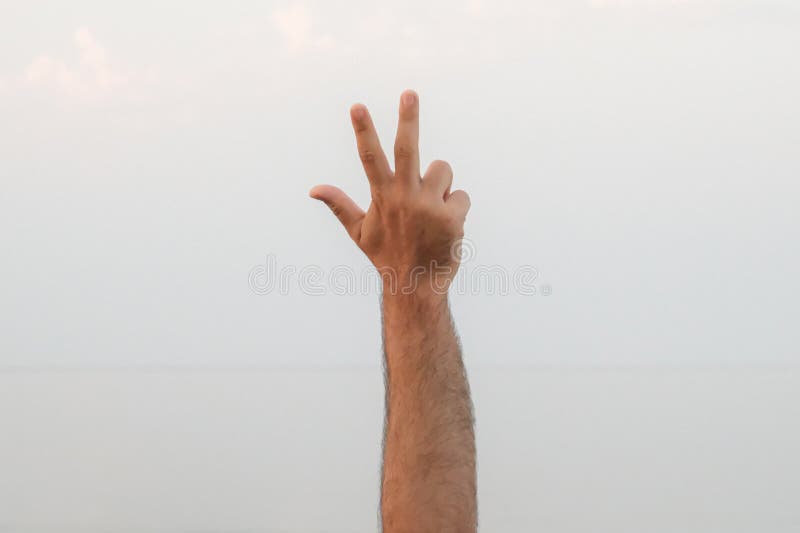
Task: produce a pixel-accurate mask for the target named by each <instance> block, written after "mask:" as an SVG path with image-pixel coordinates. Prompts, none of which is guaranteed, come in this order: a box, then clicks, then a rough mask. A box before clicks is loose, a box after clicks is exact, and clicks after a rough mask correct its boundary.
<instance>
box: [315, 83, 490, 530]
mask: <svg viewBox="0 0 800 533" xmlns="http://www.w3.org/2000/svg"><path fill="white" fill-rule="evenodd" d="M350 118H351V120H352V123H353V129H354V131H355V135H356V142H357V145H358V153H359V156H360V158H361V161H362V162H363V165H364V171H365V172H366V175H367V178H368V179H369V184H370V190H371V196H372V201H371V204H370V206H369V208H368V209H367V211H366V212H365V211H363V210H362V209H361V208H360V207H358V206H357V205H356V204H355V202H353V200H351V199H350V198H349V197H348V196H347V195H346V194H345V193H344V192H342V191H341V190H340V189H338V188H336V187H333V186H331V185H318V186H316V187H314V188H313V189H312V190H311V192H310V195H311V197H312V198H315V199H318V200H321V201H323V202H325V204H327V205H328V207H330V208H331V210H332V211H333V213H334V214H335V215H336V216H337V217H338V219H339V221H340V222H341V223H342V225H343V226H344V228H345V229H346V230H347V233H348V234H349V235H350V237H351V238H352V239H353V241H354V242H355V243H356V244H357V245H358V247H359V248H360V249H361V250H362V251H363V252H364V253H365V254H366V255H367V257H368V258H369V259H370V261H372V263H373V264H374V265H375V267H376V268H377V269H378V270H379V271H380V272H381V274H382V278H383V298H382V310H383V335H384V355H385V368H386V427H385V434H384V453H383V473H382V483H381V519H382V525H383V531H384V532H385V533H407V532H408V533H411V532H413V533H427V532H437V533H442V532H458V533H462V532H464V533H466V532H474V531H476V530H477V503H476V471H475V435H474V430H473V414H472V402H471V400H470V393H469V385H468V382H467V377H466V373H465V371H464V365H463V361H462V358H461V350H460V346H459V343H458V338H457V336H456V332H455V328H454V326H453V322H452V318H451V315H450V310H449V305H448V296H447V289H448V288H449V286H450V284H451V282H452V280H453V277H454V276H455V274H456V272H457V270H458V265H459V253H458V251H459V240H460V239H461V237H462V236H463V234H464V219H465V218H466V215H467V211H468V210H469V206H470V201H469V196H468V195H467V194H466V193H465V192H463V191H453V192H450V186H451V183H452V180H453V172H452V170H451V168H450V165H448V164H447V163H445V162H444V161H434V162H433V163H431V165H430V166H429V167H428V169H427V170H426V172H425V174H424V175H422V174H420V166H419V165H420V163H419V148H418V145H419V98H418V96H417V94H416V93H415V92H413V91H405V92H404V93H403V94H402V95H401V97H400V113H399V121H398V127H397V138H396V140H395V145H394V162H395V168H394V170H392V169H391V168H390V166H389V162H388V160H387V158H386V155H385V154H384V152H383V150H382V149H381V146H380V143H379V140H378V135H377V133H376V131H375V127H374V125H373V123H372V119H371V118H370V115H369V112H368V111H367V109H366V107H364V106H363V105H361V104H356V105H354V106H353V107H352V108H351V109H350Z"/></svg>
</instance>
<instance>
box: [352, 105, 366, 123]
mask: <svg viewBox="0 0 800 533" xmlns="http://www.w3.org/2000/svg"><path fill="white" fill-rule="evenodd" d="M353 118H354V119H356V120H361V119H362V118H364V108H363V107H361V106H356V107H354V108H353Z"/></svg>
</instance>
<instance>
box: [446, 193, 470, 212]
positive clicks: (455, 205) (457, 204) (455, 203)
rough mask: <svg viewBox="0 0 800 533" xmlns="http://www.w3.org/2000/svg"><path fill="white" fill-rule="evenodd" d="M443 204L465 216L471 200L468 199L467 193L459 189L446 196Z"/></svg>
mask: <svg viewBox="0 0 800 533" xmlns="http://www.w3.org/2000/svg"><path fill="white" fill-rule="evenodd" d="M445 205H447V206H449V207H450V209H452V210H453V211H455V212H456V213H458V214H459V215H461V216H462V217H466V216H467V212H468V211H469V207H470V205H472V202H471V201H470V199H469V195H468V194H467V193H466V192H464V191H462V190H460V189H459V190H456V191H453V192H452V193H450V196H448V197H447V200H446V201H445Z"/></svg>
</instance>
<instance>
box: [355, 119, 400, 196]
mask: <svg viewBox="0 0 800 533" xmlns="http://www.w3.org/2000/svg"><path fill="white" fill-rule="evenodd" d="M350 120H351V121H352V123H353V131H355V134H356V145H357V146H358V157H359V158H360V159H361V163H362V164H363V165H364V172H366V174H367V178H368V179H369V182H370V185H372V186H377V185H380V184H382V183H384V182H386V181H387V180H388V179H389V177H390V176H391V172H392V170H391V169H390V168H389V162H388V161H387V160H386V154H384V153H383V149H382V148H381V143H380V140H379V139H378V133H377V132H376V131H375V125H374V124H373V123H372V118H371V117H370V116H369V111H367V108H366V106H364V105H363V104H355V105H354V106H353V107H351V108H350Z"/></svg>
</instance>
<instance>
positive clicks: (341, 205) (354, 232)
mask: <svg viewBox="0 0 800 533" xmlns="http://www.w3.org/2000/svg"><path fill="white" fill-rule="evenodd" d="M308 195H309V196H311V198H314V199H315V200H320V201H322V202H325V204H326V205H327V206H328V207H330V209H331V211H333V214H334V215H336V218H338V219H339V221H340V222H341V223H342V226H344V229H346V230H347V233H348V234H349V235H350V238H352V239H353V240H354V241H356V243H357V242H358V241H360V240H361V222H362V221H363V220H364V210H363V209H361V208H360V207H358V205H356V203H355V202H354V201H353V200H352V199H351V198H350V197H349V196H347V195H346V194H345V193H344V191H342V190H341V189H340V188H338V187H334V186H333V185H317V186H316V187H314V188H313V189H311V191H309V193H308Z"/></svg>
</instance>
